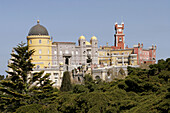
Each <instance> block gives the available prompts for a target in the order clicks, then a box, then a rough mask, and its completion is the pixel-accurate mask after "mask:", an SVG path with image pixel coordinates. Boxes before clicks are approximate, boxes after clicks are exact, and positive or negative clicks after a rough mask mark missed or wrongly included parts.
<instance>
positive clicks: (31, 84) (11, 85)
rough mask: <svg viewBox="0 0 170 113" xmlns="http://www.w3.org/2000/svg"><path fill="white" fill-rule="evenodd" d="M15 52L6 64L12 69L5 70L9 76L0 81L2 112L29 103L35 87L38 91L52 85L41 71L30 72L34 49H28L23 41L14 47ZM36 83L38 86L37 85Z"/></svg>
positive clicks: (43, 90) (42, 90) (46, 89)
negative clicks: (9, 62)
mask: <svg viewBox="0 0 170 113" xmlns="http://www.w3.org/2000/svg"><path fill="white" fill-rule="evenodd" d="M14 51H15V53H13V54H11V56H12V59H11V61H12V63H11V64H9V65H8V67H9V68H11V69H12V71H6V72H7V73H8V74H9V77H8V78H7V79H5V80H2V81H1V82H0V91H2V92H3V95H1V99H0V102H1V104H0V108H2V109H1V110H2V111H4V112H8V111H10V112H11V111H14V110H15V109H16V108H18V107H19V106H22V105H25V104H27V103H30V100H29V99H30V97H31V96H33V94H34V95H35V94H37V93H34V92H35V90H34V89H36V90H37V91H39V92H46V91H48V88H49V87H50V88H51V87H52V84H51V83H50V81H49V79H48V77H49V75H45V76H44V77H42V75H43V71H42V72H39V73H35V74H33V76H32V74H31V71H33V70H32V69H33V66H34V64H32V63H31V60H32V59H31V55H32V54H33V53H34V50H30V51H28V46H25V44H24V43H21V44H19V45H18V46H17V47H16V48H14ZM37 85H38V86H39V87H37ZM35 87H36V88H35Z"/></svg>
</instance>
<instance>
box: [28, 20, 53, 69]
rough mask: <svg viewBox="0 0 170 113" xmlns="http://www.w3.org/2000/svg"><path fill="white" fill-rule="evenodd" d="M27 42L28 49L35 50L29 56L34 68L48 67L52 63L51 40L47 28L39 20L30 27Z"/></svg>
mask: <svg viewBox="0 0 170 113" xmlns="http://www.w3.org/2000/svg"><path fill="white" fill-rule="evenodd" d="M27 44H28V48H29V50H32V49H34V50H35V52H34V54H33V55H32V56H31V57H32V59H33V60H32V63H33V64H35V68H49V67H50V66H51V65H52V40H51V39H50V36H49V34H48V31H47V29H46V28H45V27H44V26H42V25H40V24H39V20H37V25H35V26H33V27H32V28H31V29H30V31H29V33H28V36H27Z"/></svg>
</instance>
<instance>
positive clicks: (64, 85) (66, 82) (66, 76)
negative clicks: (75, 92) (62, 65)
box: [60, 71, 72, 91]
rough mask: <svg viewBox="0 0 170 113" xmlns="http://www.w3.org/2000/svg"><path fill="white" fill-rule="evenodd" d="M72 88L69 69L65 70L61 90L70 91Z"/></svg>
mask: <svg viewBox="0 0 170 113" xmlns="http://www.w3.org/2000/svg"><path fill="white" fill-rule="evenodd" d="M71 89H72V84H71V79H70V73H69V71H66V72H64V75H63V80H62V84H61V88H60V90H61V91H70V90H71Z"/></svg>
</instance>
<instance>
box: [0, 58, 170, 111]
mask: <svg viewBox="0 0 170 113" xmlns="http://www.w3.org/2000/svg"><path fill="white" fill-rule="evenodd" d="M149 67H150V68H149V69H141V68H132V67H128V76H127V77H126V78H125V79H119V80H114V81H113V82H107V83H106V82H102V81H101V80H97V81H94V80H93V79H92V77H91V75H85V77H84V84H83V85H75V84H73V85H72V86H73V87H71V86H70V81H69V79H68V78H69V77H68V75H69V73H68V72H65V75H67V77H66V78H63V80H66V81H67V82H63V84H65V85H64V87H67V88H68V87H70V89H69V90H68V89H67V88H66V89H67V90H62V91H59V90H54V89H53V88H52V87H50V86H51V85H52V84H51V82H50V81H49V80H48V79H46V77H45V78H43V77H40V76H39V78H42V79H38V80H39V84H40V81H41V82H42V81H47V82H45V83H44V82H42V83H44V85H43V84H42V85H41V87H39V88H38V87H35V88H34V89H32V88H31V89H32V90H31V89H30V88H29V89H28V91H27V92H29V93H25V92H26V91H25V88H23V90H21V91H20V92H19V91H18V90H19V89H16V90H14V88H13V85H11V84H10V85H11V86H10V87H9V86H8V87H7V85H6V86H5V85H4V84H3V85H4V87H5V88H6V89H8V88H9V91H11V92H13V91H15V92H16V93H17V94H18V95H17V96H15V98H16V100H13V98H14V96H12V95H13V94H8V93H5V94H1V97H3V98H1V103H3V102H5V101H6V99H5V98H4V96H6V98H12V100H11V101H10V104H9V105H11V106H10V107H12V105H15V107H13V110H9V109H10V107H6V108H5V109H6V110H4V109H2V108H3V107H4V106H5V105H4V106H1V110H2V112H6V111H15V112H17V113H24V112H27V113H32V112H43V113H56V112H59V113H60V112H61V113H62V112H65V113H72V112H76V113H87V112H88V113H100V112H101V113H102V112H107V113H123V112H126V113H136V112H139V113H147V112H153V113H157V112H158V113H159V112H160V113H168V112H169V110H170V99H169V98H170V58H168V59H166V60H159V61H158V64H154V65H150V66H149ZM42 73H43V72H41V73H39V74H38V73H35V74H34V76H38V75H42ZM66 73H67V74H66ZM121 73H123V71H122V72H121ZM47 76H48V75H47ZM2 81H3V80H2ZM10 83H13V82H11V81H10ZM68 83H69V85H66V84H68ZM1 84H2V83H1ZM48 84H50V85H48ZM21 86H22V87H25V86H24V85H21ZM1 87H2V86H1ZM23 92H24V93H23ZM7 94H8V95H7ZM25 95H26V96H25ZM30 95H31V96H32V98H30ZM20 96H21V98H19V97H20ZM19 99H22V103H21V102H20V104H15V103H16V102H17V101H18V100H19ZM23 102H25V103H24V104H23ZM26 102H27V103H26ZM4 104H6V103H4ZM1 105H2V104H1ZM18 107H19V108H18Z"/></svg>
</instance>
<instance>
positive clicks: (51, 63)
mask: <svg viewBox="0 0 170 113" xmlns="http://www.w3.org/2000/svg"><path fill="white" fill-rule="evenodd" d="M114 26H115V34H114V37H111V38H114V43H113V44H112V45H111V46H109V45H108V43H106V45H103V46H98V38H97V37H95V36H92V37H91V38H90V40H86V37H85V36H80V37H79V38H78V45H76V42H53V38H52V37H50V36H49V33H48V31H47V29H46V28H45V27H44V26H42V25H41V24H40V22H39V20H38V21H37V24H36V25H35V26H33V27H32V28H31V29H30V30H29V33H28V36H27V45H28V48H29V50H32V49H34V50H35V53H34V54H33V55H32V56H31V58H32V63H33V64H35V66H34V69H33V72H31V73H34V72H39V71H42V70H44V74H46V73H49V74H50V79H51V80H52V81H53V82H54V87H60V86H61V82H62V77H63V72H65V71H69V72H70V73H71V75H72V76H71V80H72V82H73V83H78V84H80V83H82V82H83V76H84V75H85V74H90V75H91V76H92V78H93V79H94V80H95V79H101V80H103V81H106V82H107V81H112V80H113V79H114V78H122V77H125V76H127V67H128V66H131V67H139V66H141V65H144V64H154V63H156V45H152V46H151V47H149V48H148V49H144V48H143V43H138V44H137V45H134V46H133V47H131V48H130V47H128V46H127V45H126V44H125V34H124V22H121V24H118V23H117V22H116V23H115V25H114ZM126 40H128V37H127V38H126ZM136 40H137V39H136ZM12 52H13V53H14V50H12ZM11 62H12V61H11V60H9V64H10V63H11ZM9 71H12V70H11V69H10V68H9Z"/></svg>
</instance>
